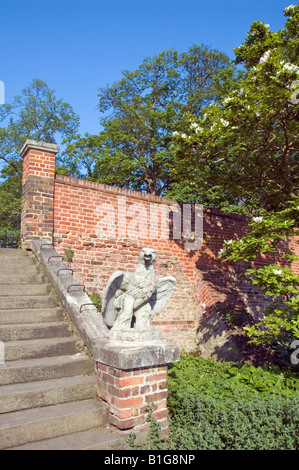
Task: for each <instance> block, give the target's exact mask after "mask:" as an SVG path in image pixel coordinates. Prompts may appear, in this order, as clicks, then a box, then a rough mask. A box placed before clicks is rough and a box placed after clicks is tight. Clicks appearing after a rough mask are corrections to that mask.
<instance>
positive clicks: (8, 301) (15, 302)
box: [0, 295, 58, 310]
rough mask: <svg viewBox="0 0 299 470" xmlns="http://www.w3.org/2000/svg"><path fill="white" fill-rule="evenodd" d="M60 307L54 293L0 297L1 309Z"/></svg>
mask: <svg viewBox="0 0 299 470" xmlns="http://www.w3.org/2000/svg"><path fill="white" fill-rule="evenodd" d="M49 307H58V301H57V299H56V297H55V296H54V295H28V296H22V295H21V296H15V297H0V310H8V309H13V310H15V309H20V308H24V309H29V308H33V309H34V308H49Z"/></svg>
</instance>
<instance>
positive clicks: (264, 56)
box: [259, 50, 271, 64]
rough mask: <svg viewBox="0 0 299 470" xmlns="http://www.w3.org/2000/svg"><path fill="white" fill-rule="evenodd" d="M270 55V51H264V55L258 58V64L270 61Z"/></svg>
mask: <svg viewBox="0 0 299 470" xmlns="http://www.w3.org/2000/svg"><path fill="white" fill-rule="evenodd" d="M270 55H271V51H270V50H268V51H266V52H265V53H264V55H263V56H262V57H261V58H260V61H259V64H265V63H266V62H268V60H269V59H270Z"/></svg>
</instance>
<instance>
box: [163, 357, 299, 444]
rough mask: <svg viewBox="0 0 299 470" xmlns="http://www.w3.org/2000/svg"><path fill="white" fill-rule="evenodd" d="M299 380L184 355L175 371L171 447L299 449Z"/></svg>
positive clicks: (171, 377)
mask: <svg viewBox="0 0 299 470" xmlns="http://www.w3.org/2000/svg"><path fill="white" fill-rule="evenodd" d="M298 405H299V379H298V376H296V375H295V374H292V373H287V372H282V371H280V370H279V369H275V368H272V369H266V368H265V369H264V368H261V367H258V368H255V367H253V366H248V365H243V366H238V365H236V364H232V363H217V362H214V361H210V360H205V359H202V358H199V357H193V356H184V357H182V359H181V361H180V362H179V363H177V364H174V365H173V366H172V368H171V369H170V370H169V399H168V409H169V414H170V440H169V443H168V445H169V448H170V449H182V450H213V449H215V450H299V406H298Z"/></svg>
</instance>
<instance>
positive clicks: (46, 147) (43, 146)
mask: <svg viewBox="0 0 299 470" xmlns="http://www.w3.org/2000/svg"><path fill="white" fill-rule="evenodd" d="M59 148H60V147H59V145H57V144H50V143H47V142H40V141H38V140H30V139H28V140H26V142H25V144H24V145H23V147H22V148H21V151H20V155H21V157H24V156H25V154H26V153H27V152H28V150H31V149H32V150H38V151H40V152H46V153H55V154H56V153H58V152H59Z"/></svg>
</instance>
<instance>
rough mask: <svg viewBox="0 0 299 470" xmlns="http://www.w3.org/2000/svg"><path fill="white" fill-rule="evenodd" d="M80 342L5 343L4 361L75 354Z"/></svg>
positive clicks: (74, 340) (70, 340)
mask: <svg viewBox="0 0 299 470" xmlns="http://www.w3.org/2000/svg"><path fill="white" fill-rule="evenodd" d="M80 349H81V350H82V342H81V341H80V340H79V339H78V338H76V337H71V338H46V339H30V340H27V341H8V342H7V343H5V357H4V359H5V361H18V360H20V359H33V358H39V357H54V356H66V355H68V354H69V355H71V354H76V353H77V352H78V351H79V350H80Z"/></svg>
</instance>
